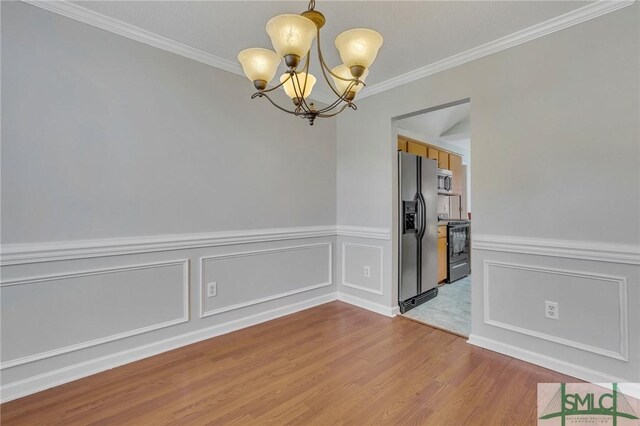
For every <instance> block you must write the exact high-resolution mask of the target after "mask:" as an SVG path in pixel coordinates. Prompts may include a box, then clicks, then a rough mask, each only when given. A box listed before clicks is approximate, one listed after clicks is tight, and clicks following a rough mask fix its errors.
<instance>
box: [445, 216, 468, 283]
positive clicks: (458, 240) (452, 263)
mask: <svg viewBox="0 0 640 426" xmlns="http://www.w3.org/2000/svg"><path fill="white" fill-rule="evenodd" d="M447 243H448V245H447V248H448V252H447V267H448V271H447V272H448V273H447V282H449V283H452V282H454V281H457V280H459V279H460V278H464V277H466V276H467V275H469V274H471V222H469V221H468V220H459V221H449V223H448V225H447Z"/></svg>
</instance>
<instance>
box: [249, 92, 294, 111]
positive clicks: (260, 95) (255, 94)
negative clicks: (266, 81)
mask: <svg viewBox="0 0 640 426" xmlns="http://www.w3.org/2000/svg"><path fill="white" fill-rule="evenodd" d="M254 97H259V98H262V97H265V98H267V99H268V100H269V102H271V104H273V106H274V107H276V108H278V109H279V110H281V111H284V112H286V113H287V114H292V115H301V114H300V113H299V112H295V111H289V110H288V109H286V108H283V107H281V106H280V105H278V104H277V103H275V102H274V101H273V100H272V99H271V98H270V97H269V96H268V95H267V94H265V93H264V92H257V93H254V94H253V96H251V98H252V99H253V98H254Z"/></svg>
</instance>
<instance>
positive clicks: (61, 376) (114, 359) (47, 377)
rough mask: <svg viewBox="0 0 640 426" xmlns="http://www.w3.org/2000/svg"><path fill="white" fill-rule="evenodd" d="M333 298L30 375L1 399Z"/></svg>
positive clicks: (3, 392) (7, 389) (7, 387)
mask: <svg viewBox="0 0 640 426" xmlns="http://www.w3.org/2000/svg"><path fill="white" fill-rule="evenodd" d="M334 300H336V293H335V292H332V293H329V294H325V295H323V296H318V297H314V298H312V299H308V300H304V301H302V302H298V303H292V304H289V305H286V306H282V307H280V308H275V309H271V310H269V311H265V312H261V313H258V314H255V315H251V316H248V317H246V318H241V319H238V320H234V321H229V322H226V323H224V324H219V325H216V326H213V327H208V328H205V329H202V330H196V331H192V332H190V333H186V334H182V335H180V336H175V337H171V338H169V339H165V340H161V341H159V342H154V343H150V344H148V345H144V346H139V347H136V348H132V349H128V350H126V351H122V352H118V353H115V354H111V355H106V356H104V357H101V358H96V359H92V360H89V361H85V362H81V363H77V364H74V365H70V366H68V367H64V368H60V369H58V370H54V371H50V372H47V373H43V374H39V375H37V376H33V377H29V378H27V379H24V380H20V381H17V382H13V383H9V384H7V385H5V386H2V388H1V392H0V393H1V395H0V402H7V401H11V400H14V399H17V398H21V397H23V396H27V395H31V394H33V393H36V392H40V391H43V390H45V389H49V388H52V387H54V386H59V385H62V384H64V383H68V382H71V381H74V380H78V379H81V378H83V377H87V376H90V375H92V374H96V373H100V372H102V371H105V370H110V369H112V368H115V367H119V366H121V365H125V364H128V363H131V362H134V361H138V360H141V359H144V358H148V357H150V356H153V355H158V354H161V353H163V352H167V351H170V350H172V349H177V348H180V347H182V346H186V345H190V344H192V343H196V342H200V341H202V340H206V339H210V338H212V337H216V336H220V335H222V334H226V333H230V332H232V331H236V330H240V329H242V328H246V327H250V326H252V325H256V324H260V323H262V322H265V321H270V320H273V319H276V318H279V317H282V316H284V315H289V314H292V313H295V312H298V311H302V310H304V309H309V308H312V307H314V306H318V305H322V304H324V303H328V302H332V301H334Z"/></svg>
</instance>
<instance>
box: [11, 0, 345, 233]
mask: <svg viewBox="0 0 640 426" xmlns="http://www.w3.org/2000/svg"><path fill="white" fill-rule="evenodd" d="M252 89H253V85H252V84H251V83H250V82H249V81H248V80H247V79H243V78H242V77H240V76H237V75H233V74H230V73H228V72H225V71H221V70H218V69H216V68H212V67H210V66H207V65H203V64H200V63H198V62H194V61H191V60H188V59H185V58H183V57H181V56H177V55H173V54H169V53H167V52H165V51H162V50H159V49H151V48H149V47H148V46H146V45H144V44H141V43H138V42H135V41H132V40H129V39H126V38H124V37H119V36H116V35H114V34H111V33H109V32H106V31H102V30H98V29H95V28H92V27H89V26H87V25H85V24H82V23H79V22H76V21H72V20H69V19H66V18H63V17H60V16H58V15H54V14H51V13H49V12H46V11H43V10H40V9H38V8H36V7H33V6H31V5H26V4H23V3H19V2H3V4H2V124H3V126H2V142H3V143H2V205H3V210H2V242H3V243H5V244H6V243H26V242H42V241H60V240H76V239H90V238H105V237H108V238H113V237H125V236H141V235H157V234H183V233H195V232H209V231H224V230H241V229H260V228H279V227H290V226H308V225H333V224H335V222H336V220H335V215H336V213H335V212H336V207H335V206H336V196H335V191H336V189H335V188H336V183H335V182H336V181H335V180H336V173H335V168H336V165H335V162H336V153H335V138H336V136H335V121H334V120H318V121H317V123H316V124H315V125H314V126H313V127H310V126H309V125H308V124H307V122H306V121H304V120H302V119H294V118H291V117H289V116H287V115H285V114H284V113H281V112H280V111H277V110H276V109H275V108H273V107H271V106H270V105H268V101H267V100H264V99H262V100H253V101H252V100H251V99H249V97H250V96H251V93H252ZM285 126H286V128H287V129H288V131H287V132H282V129H283V128H284V127H285ZM301 200H304V202H301Z"/></svg>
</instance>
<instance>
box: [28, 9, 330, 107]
mask: <svg viewBox="0 0 640 426" xmlns="http://www.w3.org/2000/svg"><path fill="white" fill-rule="evenodd" d="M22 1H23V2H24V3H28V4H30V5H33V6H36V7H39V8H41V9H45V10H48V11H49V12H53V13H57V14H58V15H62V16H65V17H67V18H71V19H74V20H76V21H80V22H83V23H85V24H89V25H91V26H94V27H97V28H100V29H103V30H106V31H109V32H112V33H114V34H118V35H121V36H123V37H127V38H129V39H131V40H135V41H139V42H140V43H144V44H148V45H149V46H153V47H157V48H158V49H162V50H166V51H167V52H171V53H175V54H176V55H180V56H184V57H185V58H189V59H193V60H194V61H197V62H201V63H203V64H206V65H210V66H212V67H215V68H218V69H221V70H224V71H228V72H230V73H233V74H236V75H239V76H241V77H245V75H244V71H242V66H240V64H239V63H237V62H235V61H230V60H228V59H225V58H221V57H220V56H216V55H213V54H211V53H207V52H204V51H202V50H199V49H196V48H194V47H191V46H188V45H186V44H184V43H181V42H179V41H176V40H173V39H170V38H167V37H164V36H161V35H159V34H156V33H153V32H151V31H147V30H145V29H142V28H140V27H137V26H135V25H131V24H128V23H126V22H123V21H120V20H118V19H115V18H111V17H109V16H106V15H103V14H101V13H98V12H95V11H93V10H91V9H87V8H86V7H82V6H80V5H78V4H75V3H71V2H69V1H68V0H22ZM311 98H312V99H314V100H316V101H318V102H322V103H325V104H331V103H332V102H333V101H335V99H334V98H332V97H331V96H329V95H327V94H325V93H322V92H318V91H316V92H315V93H313V94H312V95H311Z"/></svg>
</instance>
